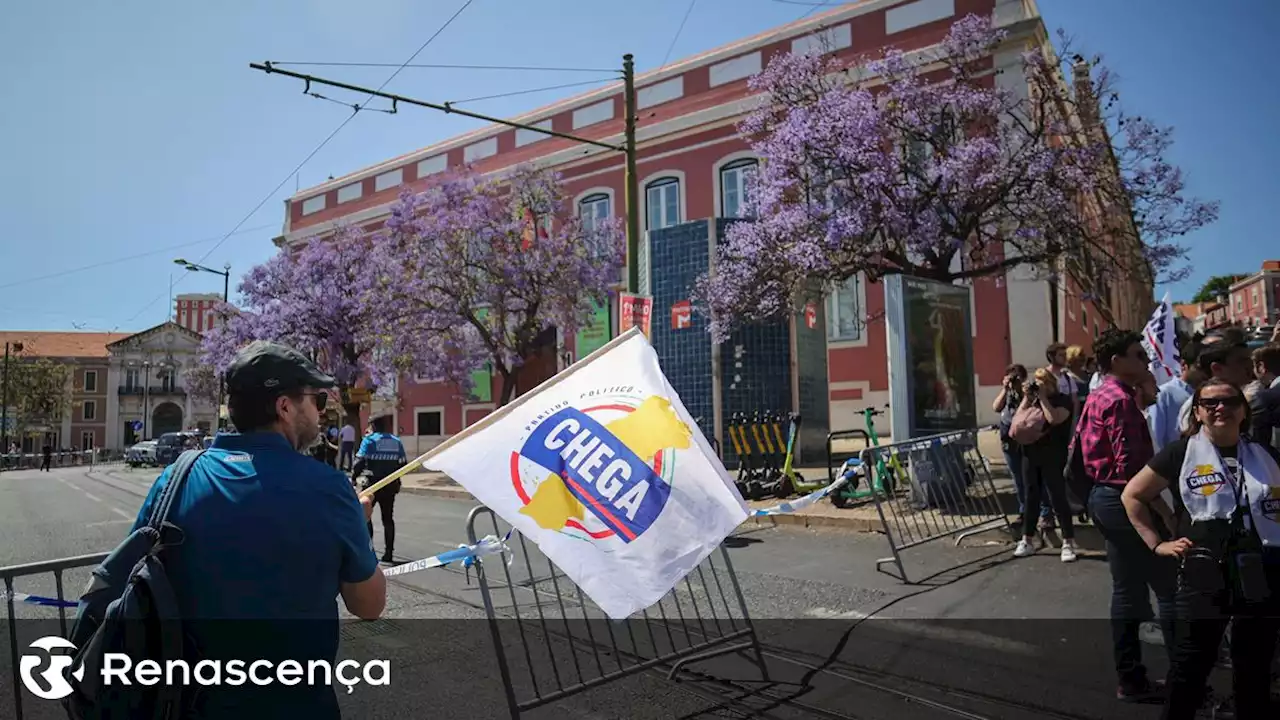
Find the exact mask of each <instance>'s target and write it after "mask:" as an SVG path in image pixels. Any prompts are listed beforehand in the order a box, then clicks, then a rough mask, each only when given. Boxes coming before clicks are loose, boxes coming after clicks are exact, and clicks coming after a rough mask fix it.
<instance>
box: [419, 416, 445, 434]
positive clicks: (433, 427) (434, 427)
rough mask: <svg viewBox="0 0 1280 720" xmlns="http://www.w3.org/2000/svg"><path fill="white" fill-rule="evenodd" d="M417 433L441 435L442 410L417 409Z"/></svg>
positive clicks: (442, 430)
mask: <svg viewBox="0 0 1280 720" xmlns="http://www.w3.org/2000/svg"><path fill="white" fill-rule="evenodd" d="M417 425H418V426H417V433H416V434H417V435H419V436H427V437H441V436H443V435H444V411H443V410H419V411H418V417H417Z"/></svg>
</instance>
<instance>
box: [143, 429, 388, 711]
mask: <svg viewBox="0 0 1280 720" xmlns="http://www.w3.org/2000/svg"><path fill="white" fill-rule="evenodd" d="M171 469H172V466H170V469H166V470H165V471H164V473H162V474H161V475H160V477H159V478H158V479H157V480H156V482H155V484H154V485H153V486H152V488H151V492H150V493H149V494H148V495H147V498H146V500H145V501H144V502H143V504H142V509H141V510H140V511H139V513H138V518H137V520H136V522H135V524H134V528H135V529H137V528H138V527H141V526H142V525H143V524H145V522H146V519H147V517H148V516H149V515H150V513H151V507H152V505H153V503H154V502H155V500H156V498H157V497H158V496H159V491H160V489H161V488H163V487H164V485H165V484H166V483H167V482H168V480H169V472H170V470H171ZM169 520H170V521H171V522H173V523H174V524H176V525H177V526H178V527H180V528H182V530H183V533H184V537H183V541H182V543H181V544H179V545H177V546H175V547H172V548H170V552H169V554H168V556H167V560H166V569H167V570H168V572H169V577H170V582H171V584H172V585H173V588H174V591H175V593H176V594H177V596H178V605H179V607H180V608H181V610H182V616H183V618H184V620H187V621H191V622H189V623H188V624H189V625H190V628H189V631H188V632H189V633H190V635H191V639H192V640H193V641H194V644H195V646H196V649H197V651H198V653H199V655H200V656H201V657H203V658H209V659H222V660H224V661H228V660H233V659H239V660H244V661H245V662H246V663H247V662H250V661H252V660H254V659H259V658H260V659H266V660H273V661H275V662H276V663H279V662H281V661H283V660H297V661H300V662H301V663H302V664H303V667H304V668H305V667H306V661H307V660H312V659H315V660H327V661H329V662H331V663H332V662H334V658H335V656H336V654H337V650H338V605H337V598H338V594H339V589H340V583H343V582H350V583H354V582H361V581H364V580H367V579H369V578H370V577H371V576H372V575H373V573H374V570H375V569H376V568H377V566H378V560H377V557H376V555H375V554H374V551H373V547H372V545H371V542H370V538H369V532H368V530H367V528H366V526H365V517H364V512H363V511H362V509H361V507H360V501H359V499H358V497H357V496H356V493H355V490H354V489H353V488H352V487H351V482H350V481H349V480H348V479H347V477H346V475H344V474H342V473H341V472H339V471H337V470H336V469H334V468H332V467H330V466H328V465H325V464H324V463H321V462H318V461H316V460H314V459H313V458H311V457H309V456H307V455H303V454H302V453H299V452H298V451H296V450H294V449H293V448H292V447H291V446H290V445H289V443H288V441H287V440H286V439H285V438H284V436H282V435H279V434H276V433H248V434H243V435H239V434H220V435H218V436H217V437H216V438H215V439H214V441H213V445H212V447H210V448H209V449H208V450H207V451H205V453H204V455H202V456H201V457H200V458H199V460H197V461H196V464H195V467H194V468H192V471H191V474H190V475H189V476H188V477H187V482H186V485H185V486H184V487H183V490H182V495H181V497H180V498H179V500H178V502H177V503H175V505H174V508H173V510H172V511H171V512H170V514H169ZM339 687H340V686H339ZM269 688H271V689H273V690H272V691H271V692H268V693H267V694H268V695H272V694H279V693H280V692H281V691H284V692H285V694H286V695H287V696H288V700H287V702H289V703H292V704H293V705H294V706H293V707H292V708H291V714H292V713H293V712H296V713H298V714H297V717H327V716H336V715H334V713H336V712H337V704H336V698H335V697H334V695H333V690H332V688H329V687H325V686H319V687H316V688H308V686H307V683H306V677H305V675H304V679H303V682H302V683H301V684H299V685H296V686H293V687H285V686H281V685H279V684H278V683H276V684H273V685H272V686H269ZM263 690H264V688H259V687H256V686H254V685H252V684H248V683H246V684H245V685H242V686H240V687H236V688H229V689H226V690H225V692H224V691H219V692H217V693H212V694H211V695H210V697H209V700H210V701H213V702H214V704H215V705H216V706H217V708H218V709H217V711H216V712H213V713H212V714H211V715H210V717H222V716H230V715H231V714H232V713H233V712H234V711H235V709H236V708H240V707H244V708H246V709H247V708H248V707H249V705H248V704H249V703H262V702H264V699H263V697H261V696H262V694H263V693H262V691H263ZM214 696H217V697H214ZM268 704H272V703H268ZM261 709H262V708H261V707H258V708H255V709H254V712H257V711H260V710H261ZM210 710H211V711H212V710H213V708H210Z"/></svg>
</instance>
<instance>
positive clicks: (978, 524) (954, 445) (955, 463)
mask: <svg viewBox="0 0 1280 720" xmlns="http://www.w3.org/2000/svg"><path fill="white" fill-rule="evenodd" d="M984 430H986V429H985V428H981V429H977V428H976V429H972V430H957V431H953V432H946V433H940V434H938V435H930V436H928V437H923V438H916V439H915V440H907V441H904V442H898V443H893V444H891V445H881V446H880V447H873V448H867V449H866V450H863V451H862V463H863V466H864V467H867V468H884V469H886V470H887V471H888V472H893V470H892V469H889V468H888V467H887V466H889V465H890V463H889V460H890V458H897V459H898V461H899V465H901V466H905V467H906V468H907V474H908V475H909V478H894V479H893V480H894V481H895V482H893V483H892V484H890V483H889V482H886V483H885V484H884V485H885V487H889V488H893V490H892V491H891V492H888V493H885V494H881V493H876V494H875V496H874V497H875V503H876V512H877V513H878V514H879V516H880V523H881V525H882V526H883V527H884V533H885V537H886V538H887V539H888V541H889V549H890V550H891V551H892V552H893V556H892V557H887V558H881V559H879V560H877V561H876V569H877V570H879V569H880V568H881V567H882V566H884V565H886V564H889V563H893V564H894V565H896V566H897V568H898V577H899V578H900V579H901V580H902V581H903V582H907V583H910V582H911V580H910V579H909V578H908V576H907V570H906V566H905V565H904V563H903V561H902V553H903V552H904V551H906V550H909V549H911V548H915V547H919V546H921V545H925V544H928V543H931V542H935V541H938V540H941V539H943V538H954V539H955V544H956V545H957V546H958V545H959V544H960V542H961V541H962V540H964V538H966V537H968V536H970V535H976V534H978V533H982V532H987V531H990V530H995V529H998V528H1005V529H1009V528H1010V524H1009V518H1008V516H1007V515H1006V514H1005V512H1004V509H1003V508H1002V507H1001V505H1000V498H999V496H998V494H997V492H996V486H995V481H994V480H993V479H992V477H991V466H990V465H989V464H988V463H987V460H986V458H984V457H983V456H982V453H981V452H980V451H979V449H978V433H979V432H982V431H984ZM878 471H884V470H878Z"/></svg>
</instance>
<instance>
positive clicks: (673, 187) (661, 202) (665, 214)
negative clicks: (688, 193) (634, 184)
mask: <svg viewBox="0 0 1280 720" xmlns="http://www.w3.org/2000/svg"><path fill="white" fill-rule="evenodd" d="M645 203H646V207H647V208H648V217H647V218H646V222H647V224H646V225H645V227H646V229H648V230H658V229H660V228H665V227H671V226H672V225H679V224H680V181H679V180H677V179H675V178H663V179H661V180H655V181H653V182H651V183H649V184H648V185H647V186H645Z"/></svg>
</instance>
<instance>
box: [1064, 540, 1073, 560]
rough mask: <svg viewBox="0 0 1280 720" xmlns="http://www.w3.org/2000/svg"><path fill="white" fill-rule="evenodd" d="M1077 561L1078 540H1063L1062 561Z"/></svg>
mask: <svg viewBox="0 0 1280 720" xmlns="http://www.w3.org/2000/svg"><path fill="white" fill-rule="evenodd" d="M1075 561H1076V541H1075V540H1063V541H1062V562H1064V563H1069V562H1075Z"/></svg>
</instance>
